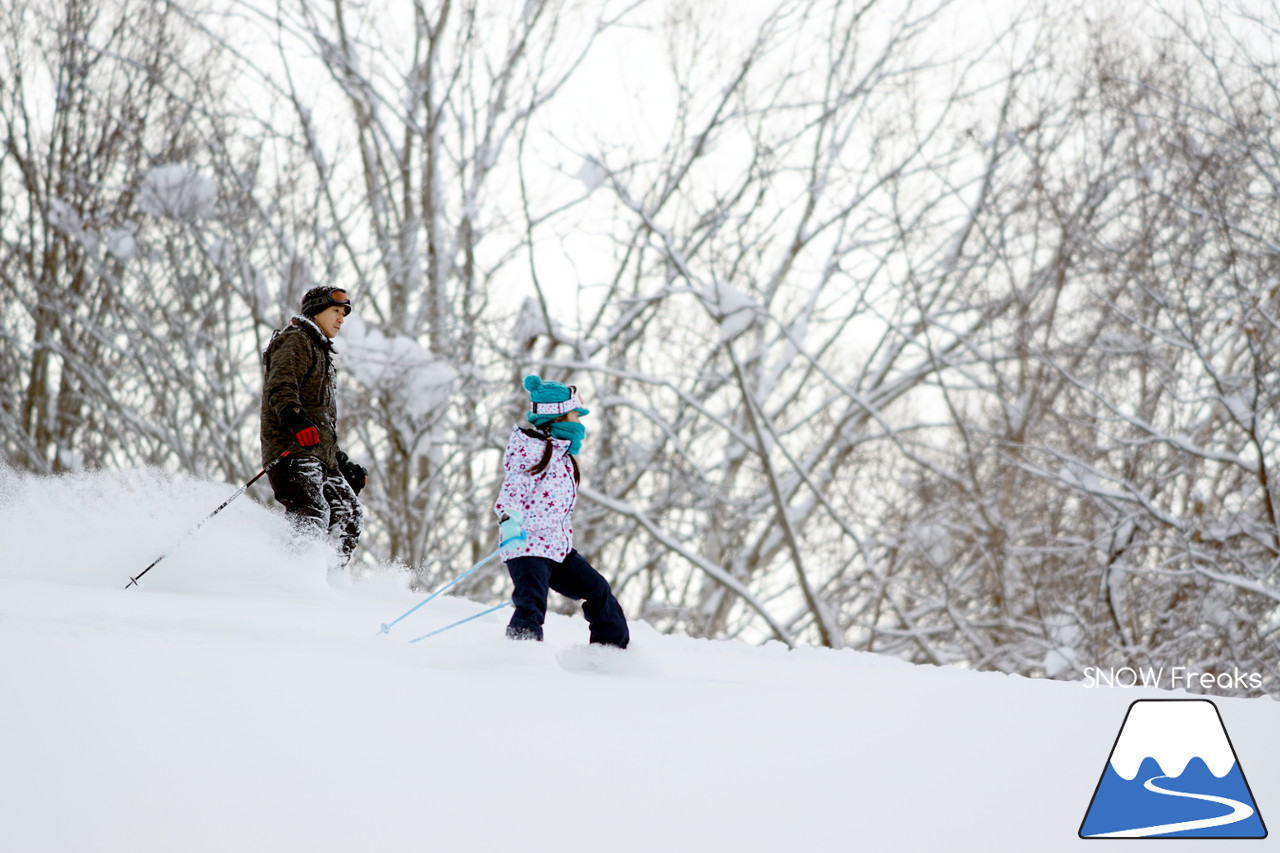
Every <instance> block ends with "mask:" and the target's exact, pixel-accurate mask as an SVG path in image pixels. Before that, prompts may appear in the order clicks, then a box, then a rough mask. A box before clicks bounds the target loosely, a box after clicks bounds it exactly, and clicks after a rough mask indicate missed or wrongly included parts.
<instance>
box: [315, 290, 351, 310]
mask: <svg viewBox="0 0 1280 853" xmlns="http://www.w3.org/2000/svg"><path fill="white" fill-rule="evenodd" d="M318 304H319V310H320V311H323V310H325V309H326V308H331V307H333V306H334V305H337V306H338V307H339V308H341V309H342V316H344V317H345V316H347V315H348V314H350V313H351V297H349V296H347V292H346V291H345V290H343V289H342V288H340V287H335V288H334V289H333V290H330V291H329V292H328V293H326V294H325V295H324V297H323V298H321V299H320V300H319V302H318ZM317 313H319V312H317Z"/></svg>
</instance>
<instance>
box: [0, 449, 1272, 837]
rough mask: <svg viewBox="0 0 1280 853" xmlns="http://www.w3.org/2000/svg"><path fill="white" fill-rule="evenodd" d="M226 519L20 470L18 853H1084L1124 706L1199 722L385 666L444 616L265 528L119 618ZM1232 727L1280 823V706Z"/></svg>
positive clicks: (553, 649) (10, 823) (743, 684)
mask: <svg viewBox="0 0 1280 853" xmlns="http://www.w3.org/2000/svg"><path fill="white" fill-rule="evenodd" d="M255 488H260V487H255ZM231 491H233V489H232V488H231V487H228V486H227V485H226V484H217V483H207V482H196V481H191V480H187V479H175V478H171V477H168V476H164V475H160V474H156V473H154V472H131V473H129V472H126V473H122V474H110V475H80V476H74V477H65V478H60V479H55V480H49V479H45V480H39V479H34V478H27V477H25V476H18V475H15V474H13V473H12V472H9V471H6V470H3V469H0V541H3V542H4V544H5V556H4V558H3V563H2V564H0V685H2V688H0V769H2V771H3V772H0V850H4V851H16V853H43V852H44V851H68V853H69V852H70V851H76V853H82V851H83V852H87V851H95V852H96V851H139V852H141V851H166V853H169V851H182V853H197V851H273V852H274V851H307V853H320V852H321V851H379V850H398V851H403V850H415V851H522V853H534V851H547V853H573V852H574V851H584V853H586V851H592V853H596V852H597V851H598V853H622V851H666V853H684V852H685V851H690V853H692V852H693V851H734V853H738V851H800V850H806V851H818V850H821V851H855V850H857V851H899V850H907V851H911V850H927V851H932V850H939V851H956V850H974V851H991V850H1016V851H1032V850H1034V851H1049V850H1067V849H1078V848H1079V847H1080V846H1081V845H1086V846H1087V842H1083V841H1080V840H1079V839H1078V838H1077V837H1076V832H1077V830H1078V829H1079V826H1080V821H1081V819H1082V817H1083V815H1084V813H1085V810H1086V808H1087V807H1088V805H1089V801H1090V797H1091V796H1092V794H1093V791H1094V788H1095V786H1096V785H1097V784H1098V781H1099V776H1100V774H1101V773H1102V771H1103V767H1104V764H1105V763H1106V761H1107V757H1108V755H1109V754H1110V751H1111V747H1112V745H1113V743H1114V742H1115V739H1116V735H1117V733H1118V731H1119V727H1120V724H1121V722H1122V720H1123V719H1124V716H1125V711H1126V709H1127V708H1128V706H1129V704H1130V703H1131V702H1132V701H1133V700H1135V699H1137V698H1145V697H1158V696H1165V697H1174V696H1178V695H1181V694H1174V693H1162V692H1160V691H1155V690H1146V689H1137V690H1122V689H1086V688H1084V687H1082V686H1081V685H1080V684H1078V683H1063V682H1036V681H1029V680H1026V679H1021V678H1011V677H1006V676H1001V675H995V674H976V673H971V672H964V671H959V670H952V669H939V668H932V667H914V666H911V665H908V664H905V663H903V662H901V661H898V660H894V659H889V658H884V657H878V656H874V655H866V654H859V653H855V652H831V651H824V650H817V649H799V650H796V651H788V650H787V649H786V648H785V647H782V646H780V645H770V646H765V647H751V646H745V645H740V644H732V643H719V642H708V641H700V640H693V639H689V638H685V637H668V636H661V635H659V634H657V633H656V632H654V631H653V630H651V629H648V628H647V626H645V625H643V624H636V625H634V626H633V638H634V639H633V646H632V648H631V649H630V650H628V651H627V652H623V653H619V652H616V651H612V650H601V649H594V648H588V647H586V645H585V641H586V628H585V625H584V623H583V622H582V620H581V619H580V618H578V619H566V618H562V617H552V619H551V621H550V622H549V624H548V642H547V643H545V644H541V645H538V644H515V643H510V642H508V641H506V640H504V639H503V637H502V630H501V626H502V624H503V623H504V621H505V618H506V614H505V613H498V614H494V615H492V616H489V617H485V618H483V619H481V620H478V621H476V622H473V623H471V624H468V625H466V626H464V627H461V628H459V629H456V630H454V631H450V632H449V633H446V634H442V635H440V636H439V637H435V638H432V639H430V640H427V641H424V642H421V643H417V644H413V645H411V644H409V643H408V642H407V640H408V639H409V638H411V637H414V636H418V635H419V634H421V633H424V632H426V631H428V630H430V629H432V628H434V627H438V626H441V625H444V624H446V623H448V622H450V621H453V620H456V619H459V618H461V617H463V616H465V615H468V614H471V613H475V612H477V611H479V610H480V609H482V607H481V605H479V604H477V603H473V602H469V601H466V600H462V599H457V598H450V597H447V596H445V597H442V598H440V599H437V600H436V601H433V602H432V603H431V604H430V605H428V606H426V607H424V608H423V609H422V610H421V611H419V612H418V613H416V614H414V615H413V616H412V617H410V618H409V619H407V620H405V622H403V623H401V625H399V626H397V627H396V629H395V630H394V631H393V632H392V633H391V634H390V635H388V636H379V635H378V626H379V624H381V623H382V622H386V621H389V619H390V618H392V617H394V616H397V615H399V614H400V613H401V612H403V611H404V610H405V609H406V608H407V607H409V606H411V605H412V604H413V603H415V602H416V601H418V600H420V599H419V597H418V596H415V595H413V594H411V593H409V592H407V591H406V590H405V589H404V588H403V585H402V580H401V579H400V578H398V577H397V576H396V575H395V573H393V572H391V571H390V570H388V571H387V572H386V573H385V575H382V576H379V577H375V578H373V579H372V580H368V581H361V582H359V583H356V584H351V583H350V582H347V581H338V582H335V583H332V584H331V583H330V582H329V581H328V580H327V579H326V576H325V569H324V557H323V554H321V553H320V552H318V551H311V552H308V553H303V554H291V553H290V552H289V551H288V550H287V537H286V536H285V534H284V531H283V525H282V522H281V517H280V516H279V515H277V514H276V513H274V512H272V511H269V510H266V509H264V508H262V507H260V506H258V505H255V504H254V503H252V502H251V501H248V500H240V501H237V502H236V503H234V504H232V506H231V507H230V508H228V509H227V510H226V511H225V512H223V513H222V514H221V515H219V516H218V517H217V518H216V519H215V520H214V521H213V522H211V523H210V524H209V525H207V526H206V527H205V528H203V529H202V530H201V531H200V532H199V533H198V534H197V535H196V536H195V537H194V538H192V539H191V540H189V541H187V542H186V543H184V544H183V545H182V546H181V547H179V548H178V549H177V550H175V551H173V553H172V555H171V556H170V557H168V558H167V559H166V560H165V561H164V562H162V563H161V564H160V565H159V566H158V567H157V568H156V569H155V570H154V571H153V572H152V573H151V574H150V575H148V576H147V577H146V578H145V579H144V580H143V582H142V587H141V588H140V589H131V590H128V591H125V590H124V589H123V588H122V587H123V586H124V584H125V582H126V581H127V580H128V578H129V576H130V575H131V574H136V573H137V571H139V570H140V569H141V568H143V567H144V566H146V565H147V563H149V562H150V561H151V560H152V559H153V558H154V557H155V556H156V555H157V554H158V553H160V552H161V551H164V550H166V549H167V548H169V547H170V545H172V544H173V543H174V541H175V540H177V539H178V538H180V536H181V534H182V532H183V531H185V530H186V529H188V528H189V527H191V526H192V525H193V524H194V523H195V522H196V521H199V519H200V518H202V517H203V516H204V515H205V514H206V513H207V512H208V511H209V510H210V509H211V508H212V507H214V506H217V504H218V503H220V502H221V500H223V499H224V498H225V497H226V496H227V495H228V494H229V493H230V492H231ZM487 570H489V571H501V567H500V566H495V567H492V568H491V569H487ZM1216 704H1217V706H1218V708H1219V710H1220V712H1221V714H1222V718H1223V721H1224V722H1225V724H1226V726H1227V728H1228V731H1229V734H1230V737H1231V740H1232V743H1233V744H1234V747H1235V750H1236V753H1237V754H1238V756H1239V758H1240V764H1241V767H1242V768H1243V770H1244V772H1245V774H1246V775H1247V777H1248V781H1249V783H1250V785H1251V787H1252V791H1253V794H1254V797H1255V798H1256V801H1257V804H1258V807H1259V811H1260V813H1261V815H1262V817H1263V818H1264V820H1265V819H1270V820H1272V821H1280V742H1277V739H1276V738H1275V732H1276V731H1277V725H1278V724H1280V707H1278V706H1277V705H1276V703H1274V702H1272V701H1271V700H1268V699H1263V700H1229V699H1219V700H1216ZM1152 843H1154V844H1156V845H1157V846H1159V845H1160V844H1161V842H1159V841H1156V842H1152ZM1165 843H1166V844H1169V843H1170V842H1165ZM1267 843H1268V842H1263V844H1264V845H1265V844H1267ZM1271 843H1274V841H1272V842H1271ZM1194 846H1195V849H1197V850H1212V849H1220V848H1225V849H1232V850H1235V849H1240V848H1239V847H1238V846H1228V845H1225V844H1224V843H1223V842H1218V841H1202V842H1197V843H1195V845H1194ZM1144 849H1145V848H1144Z"/></svg>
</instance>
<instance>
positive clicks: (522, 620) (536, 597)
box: [507, 551, 631, 649]
mask: <svg viewBox="0 0 1280 853" xmlns="http://www.w3.org/2000/svg"><path fill="white" fill-rule="evenodd" d="M507 572H508V573H509V574H510V575H511V580H512V582H513V583H514V584H515V593H514V594H513V595H512V596H511V601H512V603H514V604H515V607H516V612H515V615H513V616H512V617H511V623H510V624H509V625H507V636H508V637H511V638H512V639H517V640H524V639H528V640H541V639H542V623H543V621H544V620H545V619H546V615H547V590H549V589H553V590H555V591H556V592H558V593H560V594H561V595H563V596H564V597H566V598H571V599H573V600H574V601H581V602H582V613H583V615H584V616H586V617H587V624H588V625H590V626H591V642H593V643H599V644H602V645H607V646H617V647H618V648H620V649H625V648H626V647H627V643H629V642H630V641H631V632H630V631H629V630H628V629H627V617H626V615H624V614H623V612H622V605H620V604H619V603H618V599H616V598H614V596H613V590H612V589H610V588H609V582H608V581H607V580H605V579H604V575H602V574H600V573H599V572H597V571H596V570H595V569H594V568H593V567H592V566H591V564H590V563H588V562H587V561H586V560H585V559H584V558H583V557H582V555H581V554H579V553H578V552H577V551H570V552H569V554H568V555H567V556H566V557H565V558H564V560H563V561H561V562H559V563H557V562H556V561H554V560H551V559H548V558H547V557H514V558H512V559H510V560H507Z"/></svg>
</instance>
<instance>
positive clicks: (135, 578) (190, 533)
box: [124, 450, 293, 589]
mask: <svg viewBox="0 0 1280 853" xmlns="http://www.w3.org/2000/svg"><path fill="white" fill-rule="evenodd" d="M292 452H293V451H292V450H285V451H283V452H282V453H281V454H280V455H279V456H277V457H276V458H275V459H272V460H271V461H270V462H268V463H267V464H266V466H265V467H264V468H263V469H262V470H261V471H259V472H258V473H257V474H254V475H253V479H252V480H250V481H249V482H247V483H245V484H244V485H243V486H241V487H240V488H239V490H238V491H236V493H235V494H234V495H232V496H231V497H229V498H227V499H226V500H225V501H223V502H222V505H221V506H219V507H218V508H217V509H215V510H214V511H213V512H211V513H209V514H208V515H206V516H205V517H204V518H203V519H202V520H201V521H200V523H199V524H197V525H196V526H195V527H193V528H191V530H189V531H187V535H186V536H183V537H182V538H181V539H179V540H178V544H181V543H183V542H185V541H186V540H187V539H188V538H189V537H191V536H193V535H195V532H196V531H197V530H199V529H200V528H201V527H203V526H204V523H205V522H206V521H208V520H209V519H211V518H213V517H214V516H215V515H217V514H218V513H220V512H222V510H223V509H225V508H226V506H227V504H229V503H231V502H232V501H233V500H235V499H236V498H238V497H240V496H241V495H243V494H244V493H245V492H247V491H248V490H249V487H250V486H252V485H253V484H254V483H256V482H258V480H259V478H261V477H262V475H263V474H265V473H267V472H268V471H270V470H271V469H272V467H274V466H275V464H276V463H277V462H279V461H280V460H281V459H283V458H285V457H286V456H288V455H289V454H290V453H292ZM175 547H176V546H175ZM167 556H169V553H168V552H167V551H166V552H165V553H163V554H161V555H160V556H159V557H156V558H155V559H154V560H152V561H151V565H149V566H147V567H146V568H145V569H143V570H142V571H140V572H138V574H136V575H135V576H133V577H131V578H129V582H128V583H127V584H125V585H124V588H125V589H128V588H129V587H131V586H137V585H138V579H139V578H141V577H142V576H143V575H145V574H146V573H147V572H149V571H151V570H152V569H154V568H155V567H156V563H158V562H160V561H161V560H163V559H164V558H165V557H167Z"/></svg>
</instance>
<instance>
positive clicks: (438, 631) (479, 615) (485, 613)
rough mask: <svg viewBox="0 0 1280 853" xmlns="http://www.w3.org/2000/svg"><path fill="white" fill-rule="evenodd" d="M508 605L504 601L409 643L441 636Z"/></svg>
mask: <svg viewBox="0 0 1280 853" xmlns="http://www.w3.org/2000/svg"><path fill="white" fill-rule="evenodd" d="M510 605H511V602H510V601H504V602H502V603H501V604H499V605H498V606H497V607H490V608H489V609H488V610H481V611H480V612H479V613H477V614H475V615H474V616H468V617H467V618H466V619H459V620H458V621H457V622H454V623H452V624H450V625H445V626H444V627H443V628H437V629H435V630H434V631H430V632H428V633H426V634H423V635H422V636H421V637H414V638H413V639H412V640H410V641H409V642H411V643H416V642H418V641H419V640H425V639H426V638H427V637H434V636H435V635H436V634H443V633H444V632H445V631H448V630H449V629H450V628H457V627H458V626H459V625H465V624H467V623H468V622H470V621H471V620H472V619H479V618H480V617H481V616H488V615H489V614H490V613H494V612H496V611H498V610H501V609H502V608H504V607H509V606H510Z"/></svg>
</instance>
